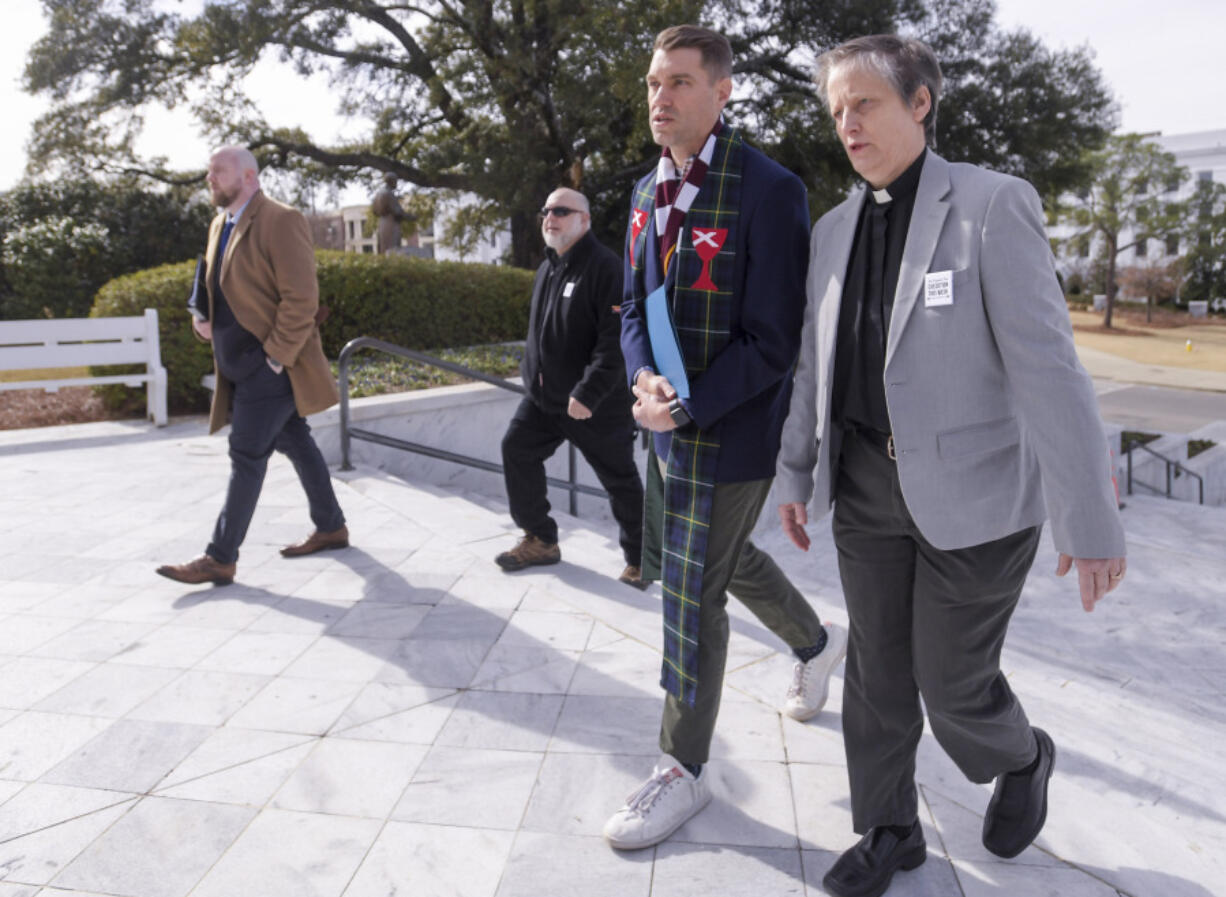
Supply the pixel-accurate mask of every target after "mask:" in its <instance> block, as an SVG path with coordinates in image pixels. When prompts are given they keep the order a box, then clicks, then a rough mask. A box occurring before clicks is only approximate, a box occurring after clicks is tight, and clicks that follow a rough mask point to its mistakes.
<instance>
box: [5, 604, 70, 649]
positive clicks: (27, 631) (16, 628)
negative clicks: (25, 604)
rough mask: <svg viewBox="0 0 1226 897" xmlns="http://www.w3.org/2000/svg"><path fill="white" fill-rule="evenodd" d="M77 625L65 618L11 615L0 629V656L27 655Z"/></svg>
mask: <svg viewBox="0 0 1226 897" xmlns="http://www.w3.org/2000/svg"><path fill="white" fill-rule="evenodd" d="M79 623H80V621H79V620H73V619H70V618H66V617H37V616H32V615H29V614H13V615H12V616H11V617H9V618H8V619H7V620H5V621H4V626H3V627H0V654H28V653H29V652H31V651H33V650H34V649H35V648H37V647H38V646H39V645H44V644H46V643H47V642H49V641H51V640H52V639H53V638H55V637H56V636H58V635H63V634H64V633H65V632H67V631H68V630H70V629H72V628H73V627H75V626H77V625H78V624H79Z"/></svg>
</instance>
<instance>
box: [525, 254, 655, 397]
mask: <svg viewBox="0 0 1226 897" xmlns="http://www.w3.org/2000/svg"><path fill="white" fill-rule="evenodd" d="M545 254H546V259H545V261H543V262H541V266H540V268H538V269H537V271H536V283H535V284H534V285H533V287H532V310H531V312H530V317H529V320H528V341H527V346H526V348H525V351H524V358H523V362H522V363H521V364H520V373H521V374H522V375H523V378H524V386H525V388H527V390H528V394H529V395H530V396H531V398H532V401H533V402H535V403H536V405H537V406H538V407H539V408H540V409H541V410H542V411H545V412H547V413H549V414H565V413H566V406H567V403H568V400H569V399H570V397H571V396H574V397H575V399H577V400H578V401H580V402H582V403H583V404H584V405H586V406H587V407H588V408H590V409H591V410H592V412H593V413H596V411H597V409H598V408H599V409H600V413H601V414H602V416H603V415H619V416H624V417H625V418H627V419H629V418H630V417H631V413H630V408H631V406H632V405H633V403H634V399H633V397H632V396H631V394H630V390H629V389H628V388H627V387H626V373H625V362H624V361H623V360H622V353H621V345H620V338H621V316H620V314H619V310H618V303H619V302H620V301H621V295H622V263H621V260H620V259H619V258H618V257H617V256H616V255H615V254H614V253H613V252H612V251H611V250H609V249H608V248H607V247H605V246H604V245H603V244H602V243H601V242H600V241H599V240H597V239H596V237H595V235H594V234H592V232H591V231H590V230H589V231H588V232H587V233H585V234H584V235H583V236H582V237H580V238H579V240H578V241H577V242H576V243H575V245H573V246H572V247H571V248H570V249H568V250H567V251H566V252H565V253H563V254H562V255H558V254H557V253H556V252H554V251H553V250H552V249H546V250H545Z"/></svg>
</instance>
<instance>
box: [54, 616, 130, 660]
mask: <svg viewBox="0 0 1226 897" xmlns="http://www.w3.org/2000/svg"><path fill="white" fill-rule="evenodd" d="M152 628H153V627H152V626H151V625H150V624H148V623H119V622H112V621H109V620H87V621H85V622H84V623H80V624H79V625H77V626H75V627H73V628H72V629H70V630H69V631H67V632H65V633H63V634H62V635H58V636H56V637H55V638H53V639H51V640H50V641H48V642H44V643H43V644H41V645H39V646H38V647H37V648H34V649H32V650H31V651H30V654H31V655H34V656H37V657H57V658H60V659H61V660H93V661H103V660H109V659H110V658H112V657H114V656H115V655H116V654H118V653H120V652H121V651H123V650H125V649H126V648H128V647H129V646H131V645H133V644H135V643H136V642H137V641H139V640H140V638H141V636H143V635H144V634H145V633H147V632H149V630H151V629H152Z"/></svg>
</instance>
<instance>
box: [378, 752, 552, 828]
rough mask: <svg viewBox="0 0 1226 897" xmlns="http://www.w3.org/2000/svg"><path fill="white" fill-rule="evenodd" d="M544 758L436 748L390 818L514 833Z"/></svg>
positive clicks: (530, 753)
mask: <svg viewBox="0 0 1226 897" xmlns="http://www.w3.org/2000/svg"><path fill="white" fill-rule="evenodd" d="M541 759H542V755H541V754H538V753H535V752H532V751H495V750H475V749H471V748H453V747H444V746H441V745H438V746H435V747H433V748H431V749H430V752H429V753H428V754H427V755H426V757H425V759H424V760H423V761H422V762H421V764H420V765H419V766H418V767H417V771H416V772H415V773H414V774H413V778H412V781H411V782H410V783H409V786H408V788H406V789H405V791H404V794H403V796H402V797H401V798H400V802H399V803H398V804H397V805H396V808H395V810H393V811H392V818H393V819H399V820H401V821H404V822H428V823H434V824H436V825H458V826H468V827H472V828H497V829H507V830H510V831H514V830H515V829H517V828H518V827H519V823H520V820H521V819H522V818H523V815H524V808H525V807H526V806H527V805H528V797H529V795H531V793H532V788H533V786H534V785H535V784H536V775H537V771H538V770H539V769H540V766H541Z"/></svg>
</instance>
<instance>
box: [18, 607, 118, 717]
mask: <svg viewBox="0 0 1226 897" xmlns="http://www.w3.org/2000/svg"><path fill="white" fill-rule="evenodd" d="M0 626H3V624H0ZM94 666H95V664H93V663H92V662H89V661H84V660H55V659H53V658H50V657H16V658H10V659H9V660H8V662H7V663H5V665H4V673H3V675H0V707H6V708H8V709H11V710H25V709H26V708H28V707H31V706H33V705H34V704H37V703H38V702H39V701H40V700H42V699H43V698H45V697H46V696H47V695H50V694H54V693H55V692H56V691H58V690H59V689H61V688H63V687H64V686H65V685H67V684H68V683H70V682H72V681H73V680H74V679H78V678H80V677H81V676H83V675H85V674H86V673H88V672H89V671H90V670H92V669H93V668H94Z"/></svg>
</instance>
